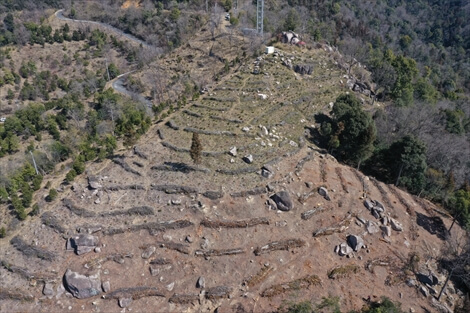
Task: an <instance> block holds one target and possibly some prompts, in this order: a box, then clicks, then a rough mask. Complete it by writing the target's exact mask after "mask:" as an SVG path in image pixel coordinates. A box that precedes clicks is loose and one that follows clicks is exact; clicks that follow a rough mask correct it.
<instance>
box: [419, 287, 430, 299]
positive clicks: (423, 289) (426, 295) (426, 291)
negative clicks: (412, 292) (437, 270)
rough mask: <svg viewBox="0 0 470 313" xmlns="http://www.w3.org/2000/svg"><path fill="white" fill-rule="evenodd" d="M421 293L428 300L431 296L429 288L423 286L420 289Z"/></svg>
mask: <svg viewBox="0 0 470 313" xmlns="http://www.w3.org/2000/svg"><path fill="white" fill-rule="evenodd" d="M419 291H421V293H422V294H423V295H424V296H425V297H426V298H427V297H428V296H429V292H428V288H426V287H424V286H421V287H419Z"/></svg>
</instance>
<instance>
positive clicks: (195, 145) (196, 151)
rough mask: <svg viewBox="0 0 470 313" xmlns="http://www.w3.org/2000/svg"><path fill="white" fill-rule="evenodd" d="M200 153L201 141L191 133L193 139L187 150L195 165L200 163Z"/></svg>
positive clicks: (197, 135) (195, 134) (196, 134)
mask: <svg viewBox="0 0 470 313" xmlns="http://www.w3.org/2000/svg"><path fill="white" fill-rule="evenodd" d="M201 153H202V145H201V141H200V140H199V134H198V133H193V138H192V140H191V150H189V154H190V155H191V159H193V161H194V163H195V164H199V163H201Z"/></svg>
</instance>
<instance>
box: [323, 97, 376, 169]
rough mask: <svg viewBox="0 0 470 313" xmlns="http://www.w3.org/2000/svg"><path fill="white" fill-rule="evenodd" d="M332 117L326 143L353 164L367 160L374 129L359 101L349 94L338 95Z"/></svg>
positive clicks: (371, 147) (374, 132)
mask: <svg viewBox="0 0 470 313" xmlns="http://www.w3.org/2000/svg"><path fill="white" fill-rule="evenodd" d="M332 116H333V119H332V125H331V133H330V138H329V139H328V142H330V143H331V144H332V145H333V147H332V148H335V147H336V149H337V151H336V153H337V154H338V156H339V157H340V158H341V159H342V160H344V161H346V162H349V163H354V164H356V163H357V162H361V161H363V160H365V159H367V158H368V157H369V156H370V155H371V154H372V151H373V143H374V140H375V137H376V129H375V124H374V121H373V120H372V117H371V116H370V115H369V113H367V112H365V111H363V110H362V107H361V103H360V101H359V100H358V99H357V98H356V97H355V96H353V95H350V94H345V95H340V96H339V97H338V98H337V99H336V102H335V104H334V106H333V110H332ZM326 128H328V127H326Z"/></svg>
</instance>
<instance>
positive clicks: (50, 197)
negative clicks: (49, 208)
mask: <svg viewBox="0 0 470 313" xmlns="http://www.w3.org/2000/svg"><path fill="white" fill-rule="evenodd" d="M58 195H59V193H58V192H57V190H55V189H54V188H51V189H49V194H48V195H47V197H46V201H48V202H52V201H54V200H55V199H56V198H57V196H58Z"/></svg>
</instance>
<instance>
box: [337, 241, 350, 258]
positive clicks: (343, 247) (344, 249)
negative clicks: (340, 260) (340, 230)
mask: <svg viewBox="0 0 470 313" xmlns="http://www.w3.org/2000/svg"><path fill="white" fill-rule="evenodd" d="M352 252H353V249H351V247H350V246H348V244H347V243H345V242H343V243H342V244H340V245H339V252H338V254H339V255H340V256H347V255H350V254H351V253H352Z"/></svg>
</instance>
